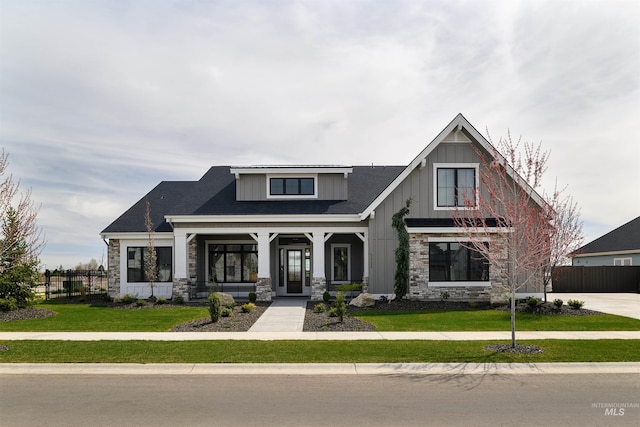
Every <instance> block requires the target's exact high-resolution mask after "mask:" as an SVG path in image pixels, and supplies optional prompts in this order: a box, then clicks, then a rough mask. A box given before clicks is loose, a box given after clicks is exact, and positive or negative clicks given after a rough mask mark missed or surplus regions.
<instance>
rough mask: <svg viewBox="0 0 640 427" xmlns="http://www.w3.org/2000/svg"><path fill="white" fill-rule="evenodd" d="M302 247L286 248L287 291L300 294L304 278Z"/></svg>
mask: <svg viewBox="0 0 640 427" xmlns="http://www.w3.org/2000/svg"><path fill="white" fill-rule="evenodd" d="M302 253H303V252H302V249H287V293H289V294H301V293H302V285H303V283H302V281H303V278H304V275H303V274H302V272H303V269H302V267H303V265H302V260H303V257H302Z"/></svg>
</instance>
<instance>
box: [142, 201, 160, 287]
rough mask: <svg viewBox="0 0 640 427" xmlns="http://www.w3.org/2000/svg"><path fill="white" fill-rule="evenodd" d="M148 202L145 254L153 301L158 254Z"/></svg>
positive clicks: (146, 271) (145, 216)
mask: <svg viewBox="0 0 640 427" xmlns="http://www.w3.org/2000/svg"><path fill="white" fill-rule="evenodd" d="M146 202H147V203H146V209H145V212H144V226H145V228H146V230H147V251H146V252H145V254H144V271H145V275H146V276H147V281H148V282H149V285H150V286H151V299H153V298H155V296H154V295H153V288H154V286H155V283H156V282H157V281H158V254H157V253H156V244H155V239H154V229H153V222H152V221H151V204H150V203H149V200H147V201H146Z"/></svg>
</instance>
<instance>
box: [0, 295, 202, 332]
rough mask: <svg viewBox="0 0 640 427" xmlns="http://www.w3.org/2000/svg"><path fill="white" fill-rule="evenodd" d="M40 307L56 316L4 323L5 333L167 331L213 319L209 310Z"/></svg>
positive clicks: (57, 304)
mask: <svg viewBox="0 0 640 427" xmlns="http://www.w3.org/2000/svg"><path fill="white" fill-rule="evenodd" d="M36 307H37V308H40V309H45V310H50V311H53V312H55V313H56V315H55V316H52V317H45V318H39V319H29V320H19V321H12V322H0V331H3V332H26V331H38V332H45V331H46V332H54V331H58V332H59V331H77V332H164V331H169V330H171V328H173V327H174V326H176V325H178V324H181V323H185V322H188V321H190V320H195V319H198V318H202V317H207V316H209V312H208V310H207V308H206V307H188V306H180V307H178V306H172V307H166V306H163V307H159V308H144V309H121V308H113V307H108V306H105V305H89V304H62V303H55V302H53V303H42V304H38V305H36Z"/></svg>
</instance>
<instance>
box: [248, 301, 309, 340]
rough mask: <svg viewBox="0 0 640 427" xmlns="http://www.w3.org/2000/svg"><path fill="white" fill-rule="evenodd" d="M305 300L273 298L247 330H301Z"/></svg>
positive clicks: (305, 307) (305, 305) (305, 306)
mask: <svg viewBox="0 0 640 427" xmlns="http://www.w3.org/2000/svg"><path fill="white" fill-rule="evenodd" d="M307 301H309V300H308V299H307V298H280V299H276V300H274V301H273V302H272V303H271V305H270V306H269V308H267V309H266V310H265V312H264V313H263V314H262V316H260V318H259V319H258V320H257V321H256V323H254V324H253V326H252V327H251V329H249V332H302V327H303V326H304V314H305V311H306V309H307Z"/></svg>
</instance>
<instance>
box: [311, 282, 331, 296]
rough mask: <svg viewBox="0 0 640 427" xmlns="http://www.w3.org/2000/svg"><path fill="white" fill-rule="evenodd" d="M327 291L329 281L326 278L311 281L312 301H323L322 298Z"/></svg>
mask: <svg viewBox="0 0 640 427" xmlns="http://www.w3.org/2000/svg"><path fill="white" fill-rule="evenodd" d="M326 290H327V280H326V279H325V278H324V277H314V278H313V279H311V301H322V296H323V294H324V293H325V292H326Z"/></svg>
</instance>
